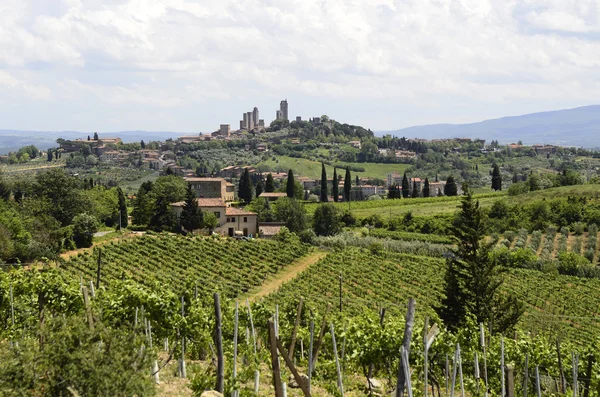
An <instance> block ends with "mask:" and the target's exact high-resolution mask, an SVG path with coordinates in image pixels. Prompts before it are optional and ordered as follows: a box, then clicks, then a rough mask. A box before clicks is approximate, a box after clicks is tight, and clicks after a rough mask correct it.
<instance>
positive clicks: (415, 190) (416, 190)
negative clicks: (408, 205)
mask: <svg viewBox="0 0 600 397" xmlns="http://www.w3.org/2000/svg"><path fill="white" fill-rule="evenodd" d="M412 197H413V198H417V197H419V188H418V187H417V181H415V180H414V179H413V188H412Z"/></svg>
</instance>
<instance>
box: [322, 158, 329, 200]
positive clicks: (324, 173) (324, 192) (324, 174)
mask: <svg viewBox="0 0 600 397" xmlns="http://www.w3.org/2000/svg"><path fill="white" fill-rule="evenodd" d="M328 200H329V198H328V197H327V171H326V170H325V163H321V202H322V203H326V202H327V201H328Z"/></svg>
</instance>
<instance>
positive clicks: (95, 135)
mask: <svg viewBox="0 0 600 397" xmlns="http://www.w3.org/2000/svg"><path fill="white" fill-rule="evenodd" d="M94 140H95V141H97V140H98V133H97V132H94Z"/></svg>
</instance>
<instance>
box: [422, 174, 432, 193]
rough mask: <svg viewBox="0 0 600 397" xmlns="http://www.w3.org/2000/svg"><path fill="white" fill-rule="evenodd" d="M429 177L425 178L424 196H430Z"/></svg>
mask: <svg viewBox="0 0 600 397" xmlns="http://www.w3.org/2000/svg"><path fill="white" fill-rule="evenodd" d="M430 194H431V193H430V192H429V178H425V183H424V184H423V197H429V196H430Z"/></svg>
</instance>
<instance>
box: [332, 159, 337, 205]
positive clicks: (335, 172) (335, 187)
mask: <svg viewBox="0 0 600 397" xmlns="http://www.w3.org/2000/svg"><path fill="white" fill-rule="evenodd" d="M331 194H332V195H333V201H335V202H336V203H337V202H338V200H339V197H338V195H339V192H338V177H337V168H335V167H334V168H333V186H332V187H331Z"/></svg>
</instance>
